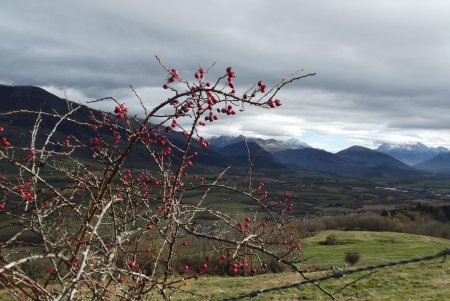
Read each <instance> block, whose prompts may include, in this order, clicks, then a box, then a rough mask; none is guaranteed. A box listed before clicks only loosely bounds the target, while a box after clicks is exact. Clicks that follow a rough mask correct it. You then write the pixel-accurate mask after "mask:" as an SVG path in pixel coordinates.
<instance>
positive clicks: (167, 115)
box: [0, 58, 333, 300]
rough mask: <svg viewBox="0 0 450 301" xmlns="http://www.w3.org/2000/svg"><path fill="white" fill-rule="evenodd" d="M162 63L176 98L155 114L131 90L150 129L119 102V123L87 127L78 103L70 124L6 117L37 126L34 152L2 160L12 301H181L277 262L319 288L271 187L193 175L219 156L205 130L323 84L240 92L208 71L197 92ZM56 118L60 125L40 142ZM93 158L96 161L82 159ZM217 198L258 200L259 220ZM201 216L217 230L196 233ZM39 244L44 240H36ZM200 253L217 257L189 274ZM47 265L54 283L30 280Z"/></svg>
mask: <svg viewBox="0 0 450 301" xmlns="http://www.w3.org/2000/svg"><path fill="white" fill-rule="evenodd" d="M157 60H158V61H159V62H160V64H161V66H162V67H163V68H164V70H165V72H166V75H167V78H166V80H167V81H166V83H165V84H164V85H163V88H164V89H167V90H168V91H171V92H172V93H173V95H172V97H170V98H168V99H167V100H165V101H162V102H161V103H160V104H159V105H157V106H156V107H154V108H147V107H146V106H145V105H144V102H143V101H142V100H141V98H140V97H139V95H138V94H137V93H136V92H135V91H134V90H133V88H132V87H131V89H132V91H133V92H135V95H136V97H137V100H138V101H139V103H140V105H141V106H142V111H143V113H144V114H145V117H144V118H138V117H137V116H131V115H130V114H129V112H128V108H127V105H126V104H124V103H121V102H119V101H118V100H116V99H115V98H113V97H107V98H103V99H99V100H96V102H100V101H102V102H112V103H113V104H114V106H115V108H114V112H113V113H107V112H102V114H101V115H100V114H98V113H95V114H94V113H93V114H92V116H91V118H90V119H89V120H79V119H77V118H76V117H75V116H76V114H75V113H76V112H77V110H79V108H80V107H81V106H79V105H75V104H73V103H71V102H67V110H66V112H65V113H63V114H62V113H61V112H56V111H55V112H43V111H39V112H38V111H26V110H25V109H24V110H20V111H15V112H4V113H2V115H3V116H13V115H15V114H31V115H33V116H35V118H36V122H35V126H34V128H33V129H32V130H31V139H30V144H29V147H23V146H20V147H19V146H17V145H16V144H15V141H14V139H10V140H8V139H6V138H2V141H1V144H2V145H1V148H0V162H1V163H2V164H3V165H2V168H4V169H3V171H2V174H1V179H0V189H1V199H2V201H1V203H0V205H1V206H0V212H1V215H2V217H4V218H5V219H7V220H8V222H7V223H5V224H3V226H2V227H3V230H2V231H5V232H8V233H11V235H10V237H8V239H6V240H4V241H2V242H1V245H0V246H1V261H2V266H1V267H0V283H1V285H2V286H3V287H4V288H6V289H8V290H9V291H10V292H11V294H13V295H15V296H17V297H18V298H23V297H26V298H29V299H33V300H63V299H69V300H82V299H95V300H109V299H111V298H113V299H117V300H145V299H151V298H152V297H153V296H154V295H155V294H156V295H160V296H162V297H163V298H164V299H165V300H170V299H171V298H172V296H173V294H174V293H176V292H178V291H180V290H181V287H182V285H183V283H184V282H185V280H186V279H189V278H194V277H199V276H201V275H202V274H205V273H207V272H208V270H209V269H210V268H211V266H212V264H213V262H214V264H215V265H216V266H221V267H222V268H223V270H224V271H225V270H227V271H228V272H229V273H232V274H236V275H239V274H245V275H252V274H256V273H258V272H261V271H264V270H266V269H267V267H266V265H265V262H264V260H265V258H272V259H274V260H276V261H278V262H280V263H282V264H284V265H286V266H288V267H290V268H291V269H293V270H294V271H296V272H298V273H299V274H300V275H302V276H303V277H304V278H305V279H306V280H307V277H306V276H305V275H303V272H302V270H300V269H299V268H298V267H297V264H298V263H299V262H301V261H302V259H301V257H300V252H301V244H300V242H299V241H297V240H296V239H295V235H294V232H293V231H294V230H293V229H291V227H290V226H288V225H287V224H286V220H285V215H286V213H287V212H289V211H290V210H292V209H293V204H292V203H291V200H290V196H289V195H288V194H287V193H286V194H284V195H283V196H275V197H268V192H267V191H265V190H264V183H262V182H257V181H255V180H254V179H253V180H252V177H251V173H250V172H249V173H248V174H247V177H246V179H244V180H245V181H247V184H245V185H242V183H240V184H241V185H239V184H236V185H232V184H225V182H223V178H224V176H225V175H226V172H227V170H228V169H227V168H225V169H224V170H223V172H221V173H220V174H218V175H217V176H216V177H215V178H208V179H204V178H202V177H198V176H196V175H193V174H191V173H190V171H191V170H192V168H193V164H194V163H193V161H194V162H195V159H196V158H197V156H201V155H202V152H201V151H197V149H199V148H201V149H204V148H205V149H206V148H208V147H209V143H208V141H207V140H206V139H204V138H203V137H201V135H200V133H199V127H202V126H206V125H208V126H209V124H211V123H212V124H213V123H214V122H215V121H216V120H217V119H218V118H222V117H221V116H224V115H235V114H237V113H238V112H239V111H242V110H244V109H245V108H246V107H248V106H255V107H261V108H263V109H273V108H276V107H278V106H280V105H281V101H280V100H279V99H277V98H276V97H277V94H278V92H279V91H280V90H281V89H282V88H283V87H284V86H285V85H287V84H289V83H291V82H294V81H296V80H300V79H302V78H305V77H309V76H313V75H314V74H303V73H301V72H297V73H294V74H292V75H291V76H289V77H287V78H285V79H283V80H281V81H280V82H279V83H278V84H277V85H275V86H274V87H273V88H271V89H268V88H267V87H266V85H265V84H264V83H262V82H261V81H259V82H258V83H257V84H255V85H254V86H252V87H250V88H249V89H247V90H246V91H245V92H237V90H236V88H235V86H234V82H233V79H234V78H235V73H234V71H233V70H232V68H231V67H229V68H227V69H226V72H225V74H224V75H223V76H221V77H219V78H218V79H216V80H215V81H214V82H212V81H208V80H207V78H208V73H209V72H210V69H211V68H209V69H208V70H205V69H203V68H200V69H199V70H198V71H197V72H195V80H194V81H193V82H190V81H188V80H187V79H186V78H185V77H184V76H182V75H181V74H179V72H178V71H177V70H176V69H169V68H167V67H165V65H164V64H162V63H161V61H160V60H159V58H157ZM44 118H54V119H56V120H57V122H55V123H54V124H53V128H52V129H51V130H50V131H49V132H48V133H47V136H46V138H45V139H38V137H40V136H39V134H40V124H41V122H42V120H43V119H44ZM65 123H72V124H76V125H77V126H78V127H79V128H85V129H86V132H89V131H90V132H92V133H93V134H92V137H91V138H90V139H89V140H83V139H81V138H79V137H78V136H77V135H76V133H67V136H66V137H63V138H62V139H61V137H59V136H58V129H59V127H60V126H61V125H62V124H65ZM88 130H89V131H88ZM4 131H5V133H6V132H7V131H8V128H5V129H4ZM180 137H182V139H180ZM180 141H181V143H180ZM138 150H139V152H140V153H139V154H145V155H140V157H139V159H140V160H141V161H142V165H141V166H142V168H129V167H127V166H129V165H127V163H128V161H130V160H131V159H130V158H131V157H132V156H133V154H134V153H136V152H137V151H138ZM143 151H145V153H144V152H143ZM83 152H85V153H88V154H89V157H83V156H78V155H77V154H80V153H83ZM127 160H128V161H127ZM249 162H250V164H251V163H252V162H253V161H252V158H250V157H249ZM4 163H7V164H4ZM5 166H7V167H5ZM215 189H221V190H226V191H227V193H228V194H230V195H232V194H236V195H239V196H241V197H245V198H248V199H249V200H251V201H252V202H254V204H255V205H257V206H258V208H259V209H258V210H256V211H255V212H254V214H252V215H249V216H243V217H236V216H234V215H232V214H230V213H229V212H226V211H220V210H215V209H212V208H210V207H208V206H206V205H205V199H206V197H207V195H208V193H210V192H211V191H212V190H215ZM199 216H202V217H203V218H205V217H206V218H208V219H212V220H214V221H215V226H214V227H213V226H208V227H207V226H205V225H203V224H198V223H196V221H197V220H198V218H199ZM27 233H28V234H30V233H32V234H34V235H35V240H34V241H30V240H24V239H23V235H25V234H27ZM200 242H202V243H204V244H207V245H208V246H209V250H210V251H211V252H212V253H214V254H216V255H215V257H214V258H212V257H211V256H210V255H208V256H206V257H205V258H204V261H203V262H201V263H199V264H198V265H197V266H189V264H188V262H189V260H188V259H189V257H190V256H191V255H192V253H193V252H194V251H195V250H193V249H194V247H193V245H196V244H199V243H200ZM38 263H41V264H42V263H44V264H46V266H45V275H44V276H41V277H38V276H36V275H33V274H32V273H30V271H29V270H27V268H26V267H27V264H31V265H33V264H38ZM314 284H315V285H316V286H317V287H318V288H319V289H320V290H321V291H323V292H324V293H325V294H327V295H329V296H330V297H331V298H333V297H332V295H331V294H330V293H329V292H327V291H326V290H325V289H323V288H322V287H321V286H320V284H319V283H318V282H314ZM183 292H184V293H192V294H194V295H198V292H188V291H186V290H185V289H183Z"/></svg>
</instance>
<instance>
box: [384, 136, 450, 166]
mask: <svg viewBox="0 0 450 301" xmlns="http://www.w3.org/2000/svg"><path fill="white" fill-rule="evenodd" d="M377 151H379V152H382V153H385V154H388V155H390V156H392V157H394V158H396V159H398V160H400V161H402V162H404V163H406V164H409V165H415V164H419V163H422V162H425V161H427V160H429V159H431V158H433V157H434V156H436V155H438V154H440V153H448V152H449V150H448V149H446V148H445V147H428V146H426V145H425V144H423V143H420V142H418V143H414V144H407V143H402V144H388V143H383V144H381V145H380V146H379V147H378V148H377Z"/></svg>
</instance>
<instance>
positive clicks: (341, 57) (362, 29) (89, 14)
mask: <svg viewBox="0 0 450 301" xmlns="http://www.w3.org/2000/svg"><path fill="white" fill-rule="evenodd" d="M189 5H190V6H192V8H189V7H188V6H189ZM449 10H450V4H449V3H446V2H443V1H438V0H436V1H427V2H426V3H424V2H421V1H406V0H403V1H389V0H384V1H376V2H375V1H357V0H343V1H339V2H338V1H294V0H286V1H277V2H274V1H268V0H267V1H263V0H258V1H256V0H253V1H238V0H230V1H226V2H220V1H214V2H211V1H200V0H199V1H195V2H189V3H186V2H185V1H175V0H173V1H127V2H123V1H106V0H101V1H86V0H82V1H76V2H74V1H72V2H69V1H39V2H37V1H8V0H7V1H4V3H2V10H1V11H0V39H1V41H2V43H1V44H0V66H1V68H0V81H1V82H8V83H11V84H34V85H38V86H52V87H54V88H55V89H56V90H62V89H69V90H70V89H72V90H77V91H78V92H77V93H76V94H77V97H79V95H85V96H86V98H98V97H103V96H116V97H119V98H124V99H131V98H132V96H130V95H132V94H130V91H129V89H128V85H129V84H133V86H134V87H136V88H137V89H139V90H140V91H147V92H148V91H149V90H152V91H153V92H152V93H147V94H148V95H147V94H146V96H147V97H148V99H149V104H150V105H151V104H153V102H155V101H158V100H157V99H158V97H164V95H165V94H164V93H163V92H155V91H154V90H156V89H157V88H159V87H161V85H162V84H163V83H164V80H165V74H164V70H163V69H162V68H161V67H160V66H159V65H158V63H157V62H156V60H155V59H154V58H153V55H154V54H159V55H160V56H161V58H162V59H163V61H164V62H165V63H166V64H167V66H168V67H169V68H172V67H176V68H178V69H179V70H180V72H181V73H182V74H183V75H186V76H187V77H189V78H192V75H193V71H195V70H196V68H198V66H199V64H204V65H206V66H208V65H210V64H212V63H213V62H214V61H216V62H217V64H216V67H215V69H214V70H213V71H212V75H211V76H212V77H213V76H217V75H221V73H223V70H224V69H225V68H226V67H227V66H228V65H232V66H233V67H234V69H235V70H236V72H237V78H236V80H235V82H236V84H237V85H243V86H245V87H248V86H249V85H250V84H252V83H254V82H256V81H258V80H260V79H261V80H263V81H264V82H266V83H267V84H269V85H271V84H275V83H277V82H278V80H279V79H280V78H282V77H283V76H285V75H287V74H289V73H290V72H293V71H296V70H297V69H300V68H304V69H305V70H306V71H307V72H317V76H315V77H313V78H309V79H305V80H303V81H300V82H297V83H294V84H293V85H292V86H290V87H288V88H287V89H286V90H285V91H284V92H283V93H282V94H281V95H280V96H281V97H283V106H282V107H281V108H279V110H278V111H277V113H276V114H279V115H284V116H289V118H294V119H292V120H295V122H297V123H298V124H299V125H302V126H304V127H307V128H310V129H312V128H313V127H314V126H316V127H317V126H320V125H321V124H324V123H327V122H334V124H335V125H336V126H339V127H341V128H342V130H343V131H344V132H345V131H346V130H347V129H354V128H364V129H368V128H370V126H372V127H374V128H377V127H379V126H380V125H381V126H382V127H384V128H385V129H386V130H392V131H404V130H407V129H416V130H423V131H429V130H436V129H442V130H446V129H447V125H448V124H449V123H448V121H449V120H448V118H447V117H446V116H450V106H449V105H448V95H450V86H449V85H448V78H450V60H449V57H448V53H450V32H449V31H448V30H447V29H448V28H450V19H449V18H448V11H449ZM144 94H145V93H144ZM155 99H156V100H155ZM138 110H139V109H138V108H137V107H136V111H138ZM244 116H245V114H243V115H242V116H238V119H239V120H240V121H239V120H238V121H236V124H240V127H239V128H240V130H242V131H245V130H248V131H251V132H252V133H254V134H259V135H270V134H273V135H281V134H283V133H286V131H285V130H281V132H280V131H274V130H272V129H270V128H268V127H267V126H266V125H265V124H263V123H261V124H260V123H255V121H254V120H253V121H251V120H250V119H248V120H246V119H245V118H246V117H244ZM270 116H271V117H270ZM268 118H275V117H274V115H269V117H268ZM274 120H275V119H274ZM252 124H253V125H252ZM309 125H311V126H309ZM224 126H225V125H221V124H220V123H219V124H218V127H217V128H218V129H217V130H220V128H223V127H224ZM280 126H283V125H280ZM238 130H239V129H237V130H236V131H238ZM292 131H293V130H292V128H290V130H288V131H287V132H292ZM361 135H362V134H361ZM377 135H378V136H376V137H375V135H374V134H370V135H368V136H367V137H366V138H367V139H381V140H383V139H384V140H386V139H388V138H386V137H385V138H382V137H381V136H380V135H381V134H377ZM445 135H446V134H445ZM445 135H444V136H445Z"/></svg>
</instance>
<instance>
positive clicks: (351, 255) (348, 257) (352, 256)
mask: <svg viewBox="0 0 450 301" xmlns="http://www.w3.org/2000/svg"><path fill="white" fill-rule="evenodd" d="M344 259H345V262H346V263H348V264H350V265H355V264H356V263H357V262H358V261H359V260H360V259H361V255H360V254H359V252H355V251H349V252H347V253H345V258H344Z"/></svg>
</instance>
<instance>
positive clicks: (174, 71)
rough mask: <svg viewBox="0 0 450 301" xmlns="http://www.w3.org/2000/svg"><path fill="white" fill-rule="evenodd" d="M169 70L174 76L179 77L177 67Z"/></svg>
mask: <svg viewBox="0 0 450 301" xmlns="http://www.w3.org/2000/svg"><path fill="white" fill-rule="evenodd" d="M171 72H172V74H173V75H174V76H177V77H180V74H179V73H178V70H177V69H172V70H171Z"/></svg>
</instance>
